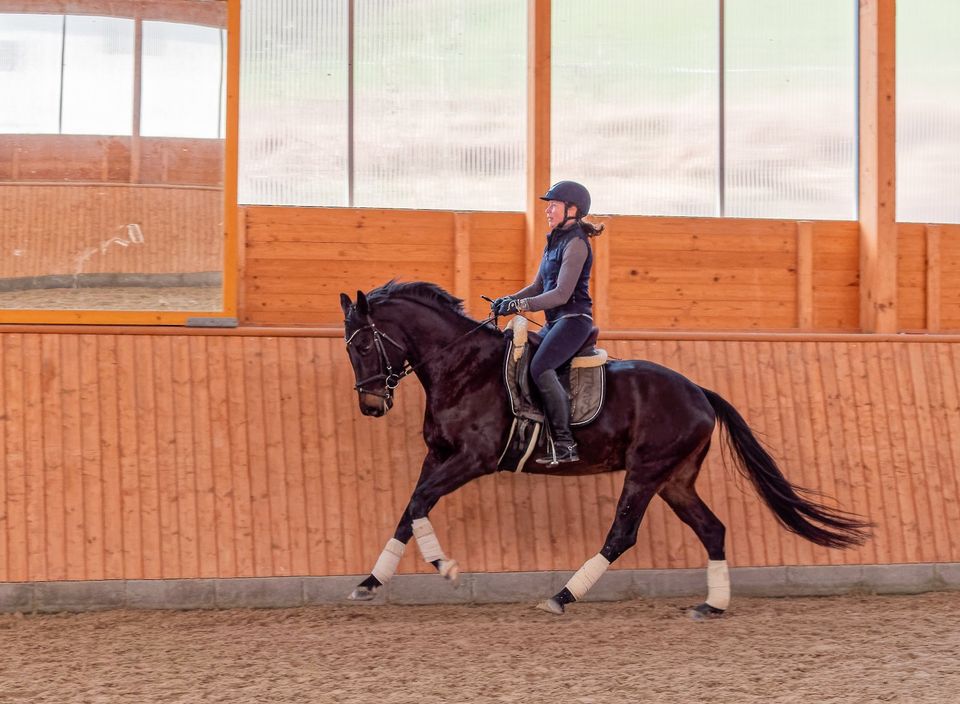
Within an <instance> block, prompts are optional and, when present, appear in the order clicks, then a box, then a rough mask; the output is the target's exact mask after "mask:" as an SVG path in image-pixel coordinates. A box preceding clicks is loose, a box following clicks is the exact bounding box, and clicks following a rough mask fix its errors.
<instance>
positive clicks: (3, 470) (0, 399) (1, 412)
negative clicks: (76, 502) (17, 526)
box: [0, 336, 62, 581]
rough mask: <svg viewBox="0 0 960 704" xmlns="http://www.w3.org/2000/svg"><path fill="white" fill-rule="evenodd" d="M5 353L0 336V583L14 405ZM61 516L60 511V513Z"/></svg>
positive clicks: (5, 557)
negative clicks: (10, 397) (9, 395)
mask: <svg viewBox="0 0 960 704" xmlns="http://www.w3.org/2000/svg"><path fill="white" fill-rule="evenodd" d="M6 361H7V353H6V349H5V345H4V339H3V337H2V336H0V418H3V420H2V421H0V476H2V477H3V480H2V481H0V581H7V580H8V579H9V574H10V549H9V547H8V545H7V537H8V536H9V535H10V521H9V516H10V501H9V493H8V491H7V481H8V478H9V475H10V466H9V464H8V462H7V438H6V435H7V429H8V428H9V426H11V425H13V422H14V420H13V419H14V415H15V414H14V408H13V406H14V404H13V403H11V401H12V400H8V398H7V392H8V389H7V388H6V378H5V377H4V373H3V370H4V369H6ZM61 515H62V511H61Z"/></svg>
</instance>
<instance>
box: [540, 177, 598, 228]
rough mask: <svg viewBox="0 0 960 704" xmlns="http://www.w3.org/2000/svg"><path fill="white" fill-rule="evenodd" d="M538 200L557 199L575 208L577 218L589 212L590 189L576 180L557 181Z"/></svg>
mask: <svg viewBox="0 0 960 704" xmlns="http://www.w3.org/2000/svg"><path fill="white" fill-rule="evenodd" d="M540 200H558V201H560V202H561V203H563V204H564V205H567V206H571V205H574V206H576V208H577V219H578V220H579V219H580V218H582V217H583V216H584V215H589V214H590V191H588V190H587V189H586V188H585V187H584V186H582V185H580V184H579V183H577V182H576V181H557V182H556V183H555V184H553V185H552V186H550V190H549V191H547V192H546V193H544V194H543V195H542V196H540Z"/></svg>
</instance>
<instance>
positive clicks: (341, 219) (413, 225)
mask: <svg viewBox="0 0 960 704" xmlns="http://www.w3.org/2000/svg"><path fill="white" fill-rule="evenodd" d="M246 211H247V230H248V232H249V235H250V237H251V238H252V239H253V240H256V241H260V240H261V237H262V234H261V233H263V232H267V231H274V232H276V233H283V232H287V231H293V230H296V229H298V228H299V229H300V231H301V232H305V231H307V230H305V229H304V228H316V227H325V228H331V229H333V228H336V229H341V230H344V231H350V230H357V231H365V232H375V231H379V232H381V233H385V234H387V235H389V236H390V240H392V241H396V240H397V237H398V235H402V234H404V233H409V234H413V233H417V237H418V238H421V237H429V236H430V234H429V233H428V232H427V231H428V230H440V231H442V232H445V233H446V238H447V241H449V237H450V233H451V232H452V231H453V214H452V213H450V212H448V211H442V210H402V209H393V208H390V209H376V208H298V207H278V206H255V205H250V206H246ZM277 236H278V237H283V236H284V235H282V234H278V235H277Z"/></svg>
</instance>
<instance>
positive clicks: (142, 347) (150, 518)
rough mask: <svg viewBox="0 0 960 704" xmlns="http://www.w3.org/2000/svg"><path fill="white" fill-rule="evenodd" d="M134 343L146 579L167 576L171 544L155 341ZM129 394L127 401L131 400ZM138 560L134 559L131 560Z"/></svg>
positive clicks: (133, 375) (134, 340)
mask: <svg viewBox="0 0 960 704" xmlns="http://www.w3.org/2000/svg"><path fill="white" fill-rule="evenodd" d="M130 339H131V340H132V343H133V364H132V367H131V371H130V377H131V378H130V383H131V387H132V395H133V398H134V404H133V405H131V406H127V407H126V408H125V410H126V412H127V413H128V414H130V415H131V416H133V417H134V419H135V420H136V435H135V437H136V440H137V460H138V470H139V474H138V478H137V479H138V481H137V484H138V487H139V501H140V516H139V522H140V543H139V546H138V547H139V555H138V557H139V558H140V561H141V563H142V571H143V578H144V579H160V578H162V577H163V576H164V570H163V558H164V556H165V549H166V547H167V543H168V541H167V540H166V535H165V534H164V532H163V516H164V513H163V511H161V501H162V493H161V459H160V453H159V447H158V446H159V437H158V428H159V417H158V412H157V399H156V391H157V390H156V386H155V385H154V383H153V380H154V377H155V369H154V355H155V351H156V348H155V346H154V340H153V338H150V337H146V336H137V337H132V338H130ZM164 372H166V370H164ZM129 394H130V392H128V395H127V398H128V399H129ZM129 559H131V560H132V559H134V558H129Z"/></svg>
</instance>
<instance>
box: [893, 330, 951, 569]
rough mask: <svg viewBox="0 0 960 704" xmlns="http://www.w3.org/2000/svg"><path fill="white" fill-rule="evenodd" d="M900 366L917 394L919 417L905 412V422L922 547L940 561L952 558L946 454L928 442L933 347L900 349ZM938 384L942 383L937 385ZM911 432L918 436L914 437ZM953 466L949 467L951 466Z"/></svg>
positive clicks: (931, 424) (931, 427) (931, 422)
mask: <svg viewBox="0 0 960 704" xmlns="http://www.w3.org/2000/svg"><path fill="white" fill-rule="evenodd" d="M898 347H899V352H900V354H899V355H898V362H899V363H900V365H901V368H902V370H903V373H904V376H906V377H908V378H909V380H910V386H911V390H912V392H913V400H914V410H915V413H914V415H913V416H912V417H911V415H910V409H909V408H904V409H903V413H902V415H903V420H904V423H905V424H909V425H908V427H907V432H908V440H909V443H910V455H911V458H912V460H913V465H914V467H915V469H914V471H912V472H911V477H910V486H911V489H912V491H913V496H914V501H915V504H916V510H917V517H918V519H919V523H920V532H921V536H923V539H922V542H921V547H922V548H923V550H924V553H925V555H926V557H925V558H924V559H925V560H930V561H937V560H942V559H944V557H943V556H945V555H950V553H951V546H950V534H951V530H950V526H949V524H948V523H947V521H946V511H945V510H944V509H945V506H944V502H943V498H944V487H943V479H942V471H943V465H942V464H941V460H942V459H943V454H942V452H941V451H940V450H939V448H938V446H939V445H941V444H944V443H936V442H927V441H926V439H927V438H936V437H937V434H936V432H935V430H934V419H933V415H934V413H933V411H934V409H933V406H932V404H931V399H930V394H929V385H928V383H927V375H926V367H925V364H924V357H927V356H933V355H934V354H935V352H936V350H935V349H933V348H932V347H926V346H925V347H920V346H918V345H907V344H904V345H898ZM936 383H939V381H938V382H936ZM911 432H915V435H912V436H911ZM947 466H948V467H949V466H950V465H949V464H948V465H947Z"/></svg>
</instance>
